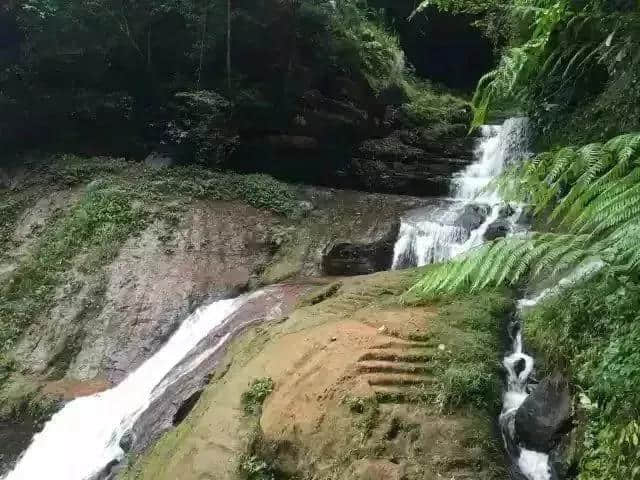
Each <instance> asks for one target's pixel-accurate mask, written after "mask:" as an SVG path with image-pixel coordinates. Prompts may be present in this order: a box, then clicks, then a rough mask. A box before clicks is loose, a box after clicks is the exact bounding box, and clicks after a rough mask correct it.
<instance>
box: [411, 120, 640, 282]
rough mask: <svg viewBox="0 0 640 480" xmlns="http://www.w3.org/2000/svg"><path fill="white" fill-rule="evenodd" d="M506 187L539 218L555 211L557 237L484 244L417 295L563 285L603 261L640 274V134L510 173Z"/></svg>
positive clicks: (541, 158) (434, 273) (437, 271)
mask: <svg viewBox="0 0 640 480" xmlns="http://www.w3.org/2000/svg"><path fill="white" fill-rule="evenodd" d="M499 184H500V187H501V190H502V191H503V192H504V193H506V194H507V195H508V196H509V197H510V198H516V199H518V200H520V201H522V202H527V203H529V204H531V205H532V206H533V207H534V209H533V210H534V213H535V214H536V215H537V216H539V217H540V216H543V215H544V214H546V213H547V212H548V211H549V210H551V214H550V221H549V222H548V225H549V227H550V228H551V231H550V232H547V233H536V232H534V233H531V234H529V235H526V236H523V235H520V236H513V237H509V238H504V239H500V240H496V241H494V242H491V243H489V244H486V245H483V246H482V247H480V248H478V249H476V250H473V251H471V252H468V253H467V254H466V255H465V256H464V257H461V258H458V259H455V260H453V261H450V262H448V263H444V264H441V265H439V266H437V267H435V268H434V269H432V270H430V272H429V274H428V275H426V276H425V277H424V278H423V279H421V280H420V281H419V282H418V283H417V284H416V285H415V286H414V287H413V289H414V291H417V292H418V293H436V292H440V291H458V290H479V289H482V288H485V287H487V286H498V285H503V284H511V285H517V284H519V283H521V282H522V281H526V280H528V281H538V280H543V279H556V278H558V277H560V276H562V275H564V274H566V273H567V272H568V271H570V270H571V269H573V268H575V267H577V266H578V265H580V264H581V263H583V262H587V261H591V260H593V259H596V258H597V259H600V260H602V261H604V262H605V263H606V264H607V265H609V266H610V267H611V268H613V269H615V270H618V271H629V270H631V271H633V270H639V269H640V251H639V249H638V245H640V133H633V134H627V135H621V136H619V137H616V138H614V139H612V140H610V141H609V142H607V143H604V144H601V143H594V144H589V145H586V146H583V147H582V148H577V149H576V148H571V147H567V148H563V149H559V150H557V151H555V152H546V153H543V154H540V155H538V156H537V157H534V158H532V159H530V160H527V161H526V162H525V163H523V164H522V165H520V166H519V167H512V168H510V169H508V170H507V171H506V172H505V173H504V174H503V176H502V178H501V179H500V181H499ZM639 273H640V272H639Z"/></svg>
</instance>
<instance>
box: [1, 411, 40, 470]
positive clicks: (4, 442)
mask: <svg viewBox="0 0 640 480" xmlns="http://www.w3.org/2000/svg"><path fill="white" fill-rule="evenodd" d="M40 427H41V426H40V425H38V424H37V423H36V422H35V421H32V420H30V419H28V418H27V419H23V420H22V421H21V422H6V421H4V422H3V421H0V477H2V475H4V474H5V473H7V472H9V471H10V470H11V467H12V466H13V465H14V463H15V462H16V460H18V457H19V456H20V454H21V453H22V451H23V450H24V449H25V448H27V446H28V445H29V443H30V442H31V438H32V437H33V435H34V434H35V433H36V432H38V431H39V429H40Z"/></svg>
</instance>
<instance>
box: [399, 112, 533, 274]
mask: <svg viewBox="0 0 640 480" xmlns="http://www.w3.org/2000/svg"><path fill="white" fill-rule="evenodd" d="M527 123H528V121H527V119H526V118H512V119H509V120H507V121H506V122H505V123H504V124H503V125H501V126H497V125H491V126H484V127H482V132H481V133H482V137H481V139H480V140H479V142H478V145H477V146H476V149H475V152H474V157H475V161H474V163H472V164H471V165H469V166H468V167H467V168H466V170H464V171H463V172H461V173H459V174H457V175H456V176H455V177H454V179H453V182H452V183H453V185H452V187H451V189H452V194H453V198H451V199H448V200H447V202H446V204H445V205H443V206H442V207H441V208H436V209H432V208H429V209H417V210H413V211H411V212H409V213H408V214H407V215H406V216H405V217H404V218H403V219H402V223H401V225H400V236H399V238H398V242H397V243H396V246H395V249H394V255H393V268H394V269H397V268H406V267H411V266H422V265H428V264H430V263H434V262H439V261H443V260H447V259H449V258H452V257H454V256H456V255H458V254H460V253H463V252H466V251H468V250H469V249H471V248H473V247H476V246H478V245H481V244H482V242H483V241H484V240H485V234H486V233H487V230H488V229H489V228H490V226H491V225H493V224H495V223H496V222H498V221H500V220H503V221H504V222H505V223H506V225H507V226H509V230H511V231H513V230H514V229H515V227H516V222H517V220H518V218H519V217H520V213H521V212H520V210H519V209H517V208H513V209H511V208H508V207H507V208H505V207H506V206H505V205H504V204H503V202H502V201H501V198H500V196H499V195H498V193H497V192H496V191H495V189H493V188H491V182H492V181H494V180H495V179H496V178H497V177H498V176H499V175H500V174H501V173H502V172H503V171H504V169H505V167H507V166H508V165H509V164H510V163H512V162H514V161H517V160H518V159H521V158H522V157H523V156H525V155H527V154H528V153H527V146H528V138H527V135H526V129H527Z"/></svg>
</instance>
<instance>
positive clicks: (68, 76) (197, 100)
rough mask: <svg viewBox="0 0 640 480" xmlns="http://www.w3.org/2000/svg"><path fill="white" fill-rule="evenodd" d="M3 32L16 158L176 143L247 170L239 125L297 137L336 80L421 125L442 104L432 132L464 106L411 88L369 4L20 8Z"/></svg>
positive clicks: (310, 0)
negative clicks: (310, 105)
mask: <svg viewBox="0 0 640 480" xmlns="http://www.w3.org/2000/svg"><path fill="white" fill-rule="evenodd" d="M227 6H229V12H228V11H227ZM0 21H2V22H3V23H2V25H3V27H4V26H5V25H6V27H7V41H6V44H7V46H6V48H5V47H3V52H4V51H5V50H6V51H7V54H6V55H5V54H4V53H2V52H0V53H2V55H0V89H1V90H2V92H3V94H2V96H0V108H1V109H2V111H3V118H2V119H0V127H2V128H1V129H0V132H2V140H3V142H5V144H6V145H7V147H9V148H15V149H16V150H18V151H20V150H22V149H24V148H25V147H26V146H29V147H31V148H33V147H34V146H45V147H46V148H54V149H55V150H60V149H63V150H64V151H91V152H102V153H105V154H110V155H114V154H118V155H120V154H122V153H126V154H128V155H133V156H142V155H143V154H146V153H148V145H151V144H158V143H164V144H167V143H171V144H172V146H174V147H176V148H175V149H174V151H175V152H176V155H177V156H180V157H181V158H183V159H184V160H185V161H189V162H196V163H201V164H208V165H212V166H219V165H220V164H222V163H223V162H224V163H225V164H226V165H227V166H229V165H233V166H236V165H237V164H236V163H234V162H235V161H237V160H238V157H234V161H233V162H231V161H229V157H230V156H231V155H233V154H234V152H235V150H236V148H237V147H238V142H239V141H240V139H239V137H238V133H237V132H238V128H237V127H238V125H240V126H242V127H243V129H244V130H254V129H255V130H257V131H260V130H262V131H272V130H277V129H280V130H286V129H287V128H290V127H291V122H292V120H293V119H294V118H295V117H296V116H297V115H298V114H299V113H300V110H299V108H298V107H299V105H297V104H299V103H300V101H299V100H300V98H301V97H302V95H303V94H304V93H305V92H306V91H309V90H315V89H317V88H318V87H319V86H320V85H323V84H325V83H327V82H326V81H325V80H324V79H326V78H335V79H336V80H337V82H340V81H342V80H347V81H348V82H353V85H354V86H355V87H356V88H355V89H352V92H350V93H354V95H351V94H349V95H347V97H348V98H347V102H348V103H351V104H353V105H356V106H357V107H358V108H366V106H367V103H371V102H372V101H374V100H375V97H376V96H378V95H380V94H383V93H385V92H389V91H394V92H395V93H398V92H399V93H400V95H405V94H406V95H405V96H408V97H409V98H408V100H409V103H410V104H415V105H414V106H413V107H410V108H409V110H410V112H411V113H412V115H413V116H414V117H417V118H421V117H424V115H425V114H426V113H427V111H428V110H429V105H428V101H431V100H433V101H434V103H435V107H434V108H433V109H432V110H431V111H428V113H429V115H430V117H429V119H430V121H431V122H434V121H440V122H445V121H446V119H443V118H439V117H437V116H438V115H439V114H440V113H441V112H443V111H444V113H445V115H449V111H448V110H447V108H446V106H447V104H448V103H449V100H452V99H453V98H452V97H448V96H447V97H445V99H444V100H441V99H439V98H438V93H437V91H436V90H435V89H434V88H431V87H427V86H425V85H420V84H417V83H416V82H413V81H412V80H411V78H410V75H409V71H408V70H409V69H408V68H407V66H406V65H405V59H404V53H403V51H402V49H401V48H400V45H399V41H398V38H397V36H396V35H395V34H394V33H393V32H392V30H391V29H390V28H389V26H388V25H386V24H385V21H384V16H383V15H382V14H381V13H380V12H379V11H377V10H374V9H373V8H369V6H368V5H367V2H363V1H361V0H339V1H337V2H334V1H330V0H287V1H281V0H266V1H263V2H259V3H258V4H256V3H255V2H253V1H247V0H241V1H238V2H227V1H224V0H219V1H209V2H204V3H203V2H200V1H197V0H164V1H151V0H142V1H139V2H136V3H135V4H134V3H125V4H122V3H121V2H114V1H113V0H95V1H92V2H85V1H82V0H71V1H61V0H20V1H16V2H9V3H8V5H6V6H3V7H2V9H1V10H0ZM403 21H404V19H403ZM337 84H338V83H336V85H337ZM410 84H411V85H410ZM71 85H73V87H71ZM332 88H335V87H333V86H331V87H330V88H329V90H331V89H332ZM422 89H424V90H425V93H424V95H425V96H421V95H420V93H418V91H419V90H422ZM355 90H357V91H358V92H359V93H356V92H355ZM405 90H406V92H405ZM322 93H323V94H325V95H329V92H328V91H323V92H322ZM395 93H394V94H395ZM363 94H364V95H365V96H367V97H369V99H367V100H365V101H364V102H363V101H362V100H363V98H361V97H362V95H363ZM416 97H420V98H419V99H417V100H416ZM340 99H341V100H342V99H343V96H342V94H341V96H340ZM456 103H457V104H459V103H461V102H460V101H459V100H456ZM265 124H268V125H269V126H270V127H271V128H272V130H269V129H265ZM19 125H24V126H25V127H24V128H23V129H22V130H20V129H19V127H18V126H19ZM54 125H55V127H54ZM26 126H28V127H30V128H27V127H26ZM25 131H28V132H29V135H26V134H25ZM145 152H146V153H145ZM243 160H244V159H240V161H243Z"/></svg>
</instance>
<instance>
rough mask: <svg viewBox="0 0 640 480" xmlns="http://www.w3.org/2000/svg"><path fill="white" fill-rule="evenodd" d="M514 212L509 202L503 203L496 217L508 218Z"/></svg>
mask: <svg viewBox="0 0 640 480" xmlns="http://www.w3.org/2000/svg"><path fill="white" fill-rule="evenodd" d="M514 213H516V211H515V209H514V208H513V207H512V206H511V204H510V203H505V204H503V205H502V206H501V207H500V211H499V212H498V218H508V217H510V216H511V215H513V214H514Z"/></svg>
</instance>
